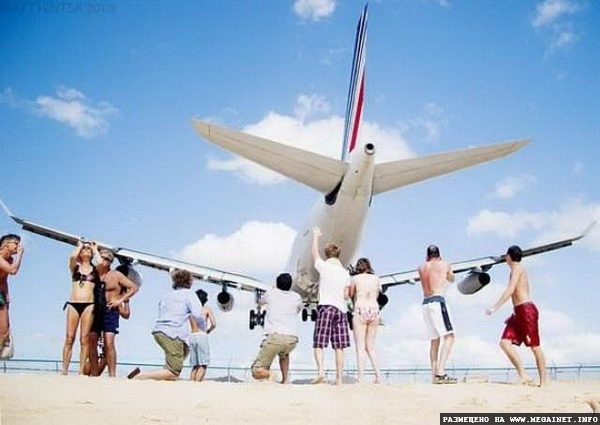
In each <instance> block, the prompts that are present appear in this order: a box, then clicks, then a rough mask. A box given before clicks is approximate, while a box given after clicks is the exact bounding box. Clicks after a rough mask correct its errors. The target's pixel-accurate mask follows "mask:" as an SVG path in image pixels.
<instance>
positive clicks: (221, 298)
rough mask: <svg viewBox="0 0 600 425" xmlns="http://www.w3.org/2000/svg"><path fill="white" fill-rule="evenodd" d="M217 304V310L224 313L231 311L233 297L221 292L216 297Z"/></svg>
mask: <svg viewBox="0 0 600 425" xmlns="http://www.w3.org/2000/svg"><path fill="white" fill-rule="evenodd" d="M217 304H218V306H219V309H220V310H221V311H224V312H228V311H231V309H232V308H233V295H231V294H230V293H229V292H227V291H221V292H219V294H218V295H217Z"/></svg>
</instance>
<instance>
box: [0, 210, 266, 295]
mask: <svg viewBox="0 0 600 425" xmlns="http://www.w3.org/2000/svg"><path fill="white" fill-rule="evenodd" d="M0 206H1V207H2V208H3V209H4V211H5V212H6V214H7V215H8V216H9V217H10V218H11V219H12V220H13V221H15V222H16V223H17V224H18V225H19V226H21V227H22V228H23V230H27V231H28V232H31V233H35V234H37V235H41V236H44V237H47V238H50V239H54V240H57V241H60V242H64V243H67V244H69V245H77V242H79V241H81V240H85V239H84V238H82V237H80V236H75V235H71V234H69V233H66V232H63V231H60V230H56V229H52V228H50V227H47V226H44V225H41V224H36V223H33V222H31V221H28V220H25V219H22V218H19V217H17V216H15V215H14V214H12V212H11V211H10V210H9V209H8V208H7V207H6V205H5V204H4V203H3V202H2V201H1V200H0ZM96 243H97V244H98V247H99V248H105V249H109V250H110V251H112V252H113V253H114V255H115V257H116V258H117V259H118V260H119V262H120V263H121V264H128V265H134V266H135V265H137V264H141V265H143V266H147V267H152V268H155V269H158V270H164V271H167V272H169V271H172V270H174V269H181V270H187V271H189V272H190V273H191V274H192V276H193V277H194V278H196V279H199V280H202V281H205V282H209V283H213V284H217V285H221V286H227V287H229V288H236V289H240V290H243V291H249V292H256V291H259V292H264V291H266V290H267V289H269V288H270V287H271V286H272V285H269V284H266V283H264V282H261V281H259V280H257V279H254V278H252V277H249V276H244V275H241V274H237V273H230V272H226V271H223V270H218V269H213V268H210V267H203V266H200V265H197V264H192V263H187V262H184V261H179V260H174V259H171V258H166V257H161V256H158V255H153V254H148V253H146V252H142V251H136V250H133V249H128V248H121V247H115V246H112V245H110V244H107V243H103V242H98V241H96Z"/></svg>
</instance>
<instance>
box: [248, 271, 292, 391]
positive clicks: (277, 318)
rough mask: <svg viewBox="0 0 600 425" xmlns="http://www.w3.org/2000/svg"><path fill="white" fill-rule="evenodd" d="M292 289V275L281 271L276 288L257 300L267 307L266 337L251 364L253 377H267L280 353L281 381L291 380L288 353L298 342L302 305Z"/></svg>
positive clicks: (287, 381)
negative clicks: (299, 317)
mask: <svg viewBox="0 0 600 425" xmlns="http://www.w3.org/2000/svg"><path fill="white" fill-rule="evenodd" d="M291 288H292V276H290V275H289V274H288V273H282V274H280V275H279V276H277V285H276V287H275V288H272V289H270V290H269V291H267V292H266V293H265V294H264V295H263V296H262V297H261V299H260V304H261V305H266V306H267V315H266V317H265V339H264V340H263V342H262V343H261V345H260V351H259V352H258V356H256V360H254V363H252V377H253V378H254V379H267V378H269V376H270V369H271V364H272V363H273V359H274V358H275V356H279V368H280V369H281V383H282V384H288V383H289V382H290V380H289V375H288V372H289V370H290V357H289V356H290V353H291V352H292V351H293V350H294V348H296V344H298V313H299V312H300V310H301V308H302V299H301V298H300V295H298V294H297V293H296V292H294V291H290V289H291Z"/></svg>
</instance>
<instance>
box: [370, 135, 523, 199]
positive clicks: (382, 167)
mask: <svg viewBox="0 0 600 425" xmlns="http://www.w3.org/2000/svg"><path fill="white" fill-rule="evenodd" d="M528 142H529V141H528V140H517V141H513V142H507V143H498V144H494V145H489V146H483V147H477V148H470V149H463V150H460V151H454V152H446V153H438V154H433V155H427V156H421V157H418V158H410V159H402V160H399V161H392V162H384V163H381V164H376V165H375V175H374V178H373V194H374V195H376V194H378V193H382V192H386V191H388V190H392V189H396V188H398V187H402V186H407V185H409V184H412V183H416V182H420V181H423V180H427V179H429V178H431V177H435V176H439V175H442V174H447V173H450V172H452V171H456V170H460V169H463V168H467V167H471V166H473V165H477V164H481V163H482V162H487V161H491V160H493V159H498V158H502V157H504V156H507V155H509V154H511V153H513V152H515V151H517V150H519V149H520V148H522V147H523V146H525V145H526V144H527V143H528Z"/></svg>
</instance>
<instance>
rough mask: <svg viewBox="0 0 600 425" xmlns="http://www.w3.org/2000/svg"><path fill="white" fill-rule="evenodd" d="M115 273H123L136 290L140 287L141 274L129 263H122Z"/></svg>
mask: <svg viewBox="0 0 600 425" xmlns="http://www.w3.org/2000/svg"><path fill="white" fill-rule="evenodd" d="M116 270H117V271H119V272H121V273H123V274H124V275H125V276H127V278H128V279H129V280H131V281H132V282H133V283H134V284H135V285H136V286H137V287H138V288H139V287H140V286H142V282H143V280H144V278H143V277H142V274H141V273H140V272H139V271H137V270H136V269H135V268H134V267H133V266H132V265H131V264H130V263H123V264H120V265H119V266H117V268H116Z"/></svg>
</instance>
